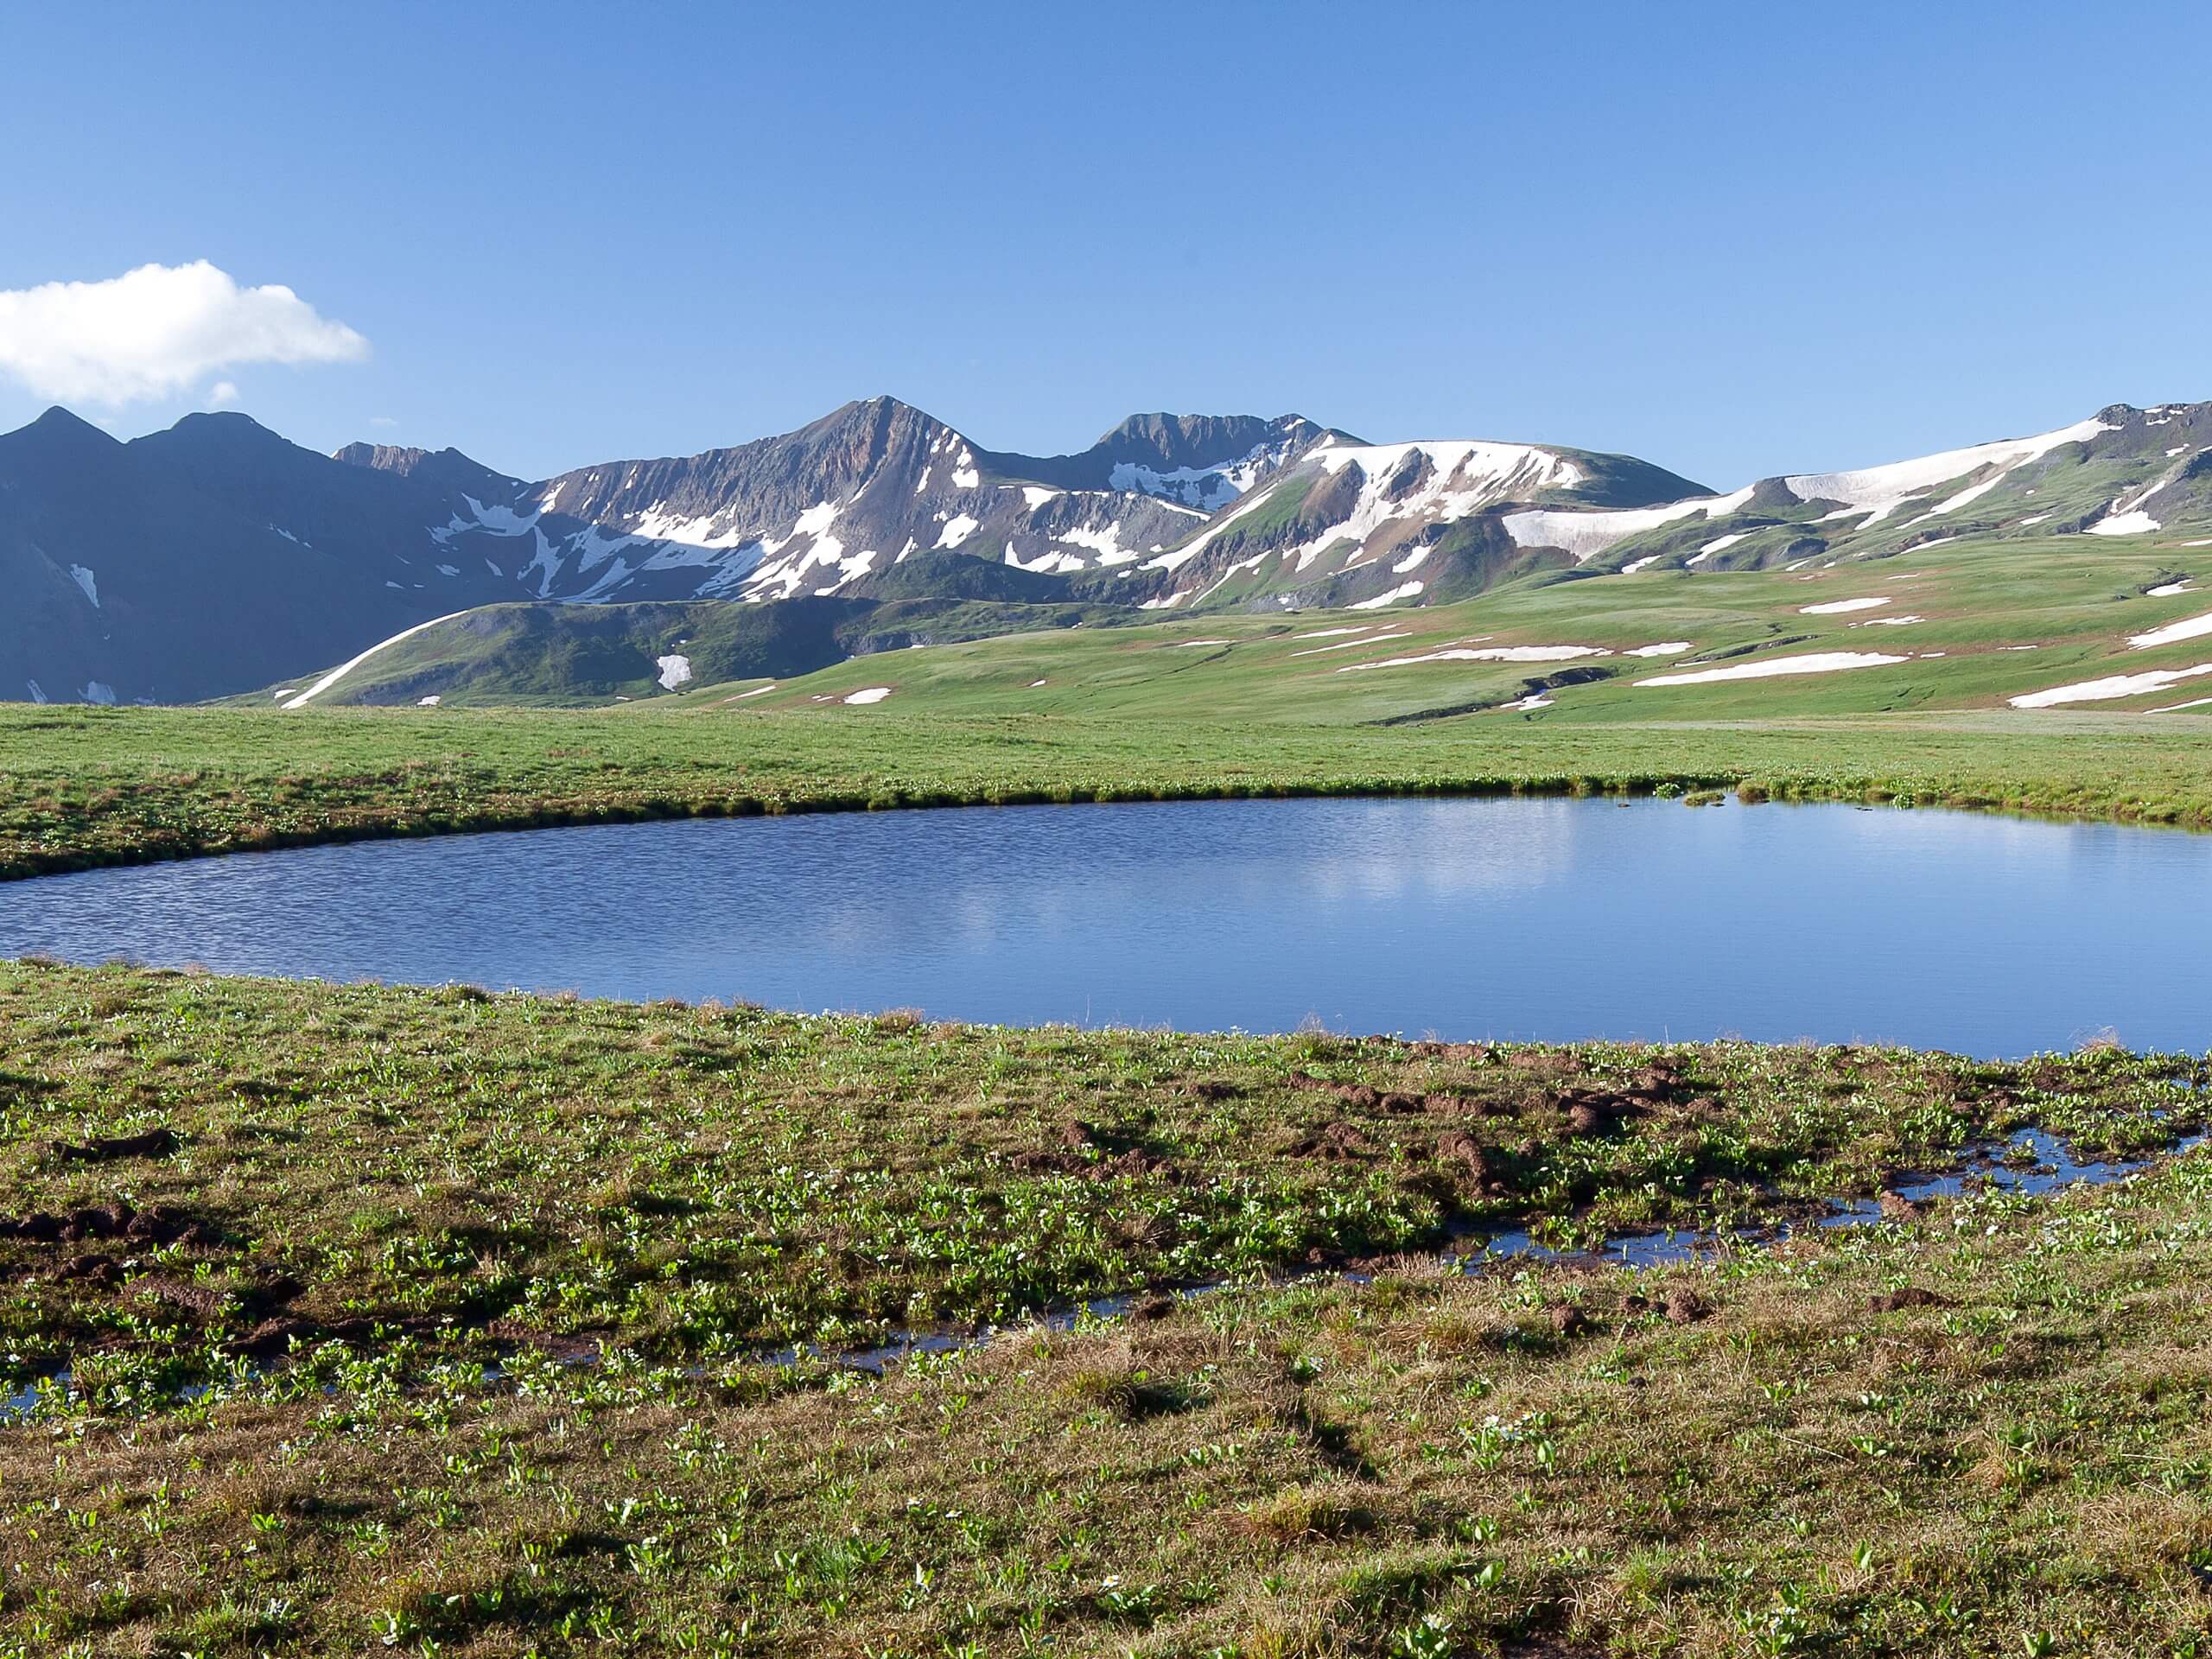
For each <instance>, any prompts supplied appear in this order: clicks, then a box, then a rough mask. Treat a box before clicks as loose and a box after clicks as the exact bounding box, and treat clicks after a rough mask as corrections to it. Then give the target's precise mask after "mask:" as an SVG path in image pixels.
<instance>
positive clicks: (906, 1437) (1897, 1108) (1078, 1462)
mask: <svg viewBox="0 0 2212 1659" xmlns="http://www.w3.org/2000/svg"><path fill="white" fill-rule="evenodd" d="M0 1016H4V1019H5V1021H6V1027H7V1029H8V1031H9V1033H10V1052H9V1055H8V1058H7V1070H6V1072H5V1074H4V1078H0V1103H4V1109H5V1110H6V1112H7V1114H8V1124H7V1128H8V1133H7V1135H6V1136H5V1139H4V1142H0V1185H5V1186H6V1188H7V1189H8V1192H7V1198H6V1201H5V1208H6V1211H7V1213H8V1215H9V1217H10V1218H11V1219H12V1220H13V1221H14V1222H15V1223H16V1225H14V1226H11V1227H10V1229H9V1232H10V1234H12V1235H13V1236H10V1237H8V1238H5V1239H0V1262H4V1263H5V1265H6V1267H7V1268H8V1271H9V1281H10V1284H11V1285H12V1287H13V1288H12V1290H11V1291H10V1294H9V1295H8V1296H7V1297H6V1298H4V1299H0V1319H4V1321H5V1325H6V1348H7V1350H8V1358H7V1359H6V1361H5V1363H6V1365H7V1367H8V1369H9V1375H10V1376H12V1377H14V1378H15V1379H16V1380H17V1381H21V1380H22V1379H24V1378H25V1377H28V1376H36V1375H38V1374H40V1373H41V1372H43V1371H45V1370H49V1369H50V1368H51V1367H53V1366H54V1364H55V1363H58V1362H60V1361H63V1360H67V1361H69V1362H71V1363H73V1376H72V1382H71V1389H70V1391H69V1392H68V1393H67V1394H63V1393H60V1392H59V1391H48V1392H46V1393H43V1394H41V1395H40V1396H39V1403H38V1404H37V1405H36V1406H35V1415H34V1417H33V1419H32V1421H30V1422H29V1423H28V1424H26V1425H23V1426H21V1427H15V1428H10V1429H6V1430H0V1483H4V1485H5V1489H6V1491H8V1492H9V1493H10V1502H9V1503H8V1504H7V1505H6V1506H4V1508H0V1574H4V1581H5V1582H6V1584H7V1585H8V1586H9V1593H8V1595H7V1597H6V1598H5V1599H4V1601H0V1654H6V1655H8V1656H10V1659H15V1656H26V1659H27V1656H29V1655H33V1654H37V1655H41V1656H43V1655H48V1654H60V1653H67V1654H72V1655H86V1656H90V1655H110V1654H117V1655H119V1654H126V1653H129V1654H138V1653H149V1652H150V1653H208V1654H226V1655H227V1654H236V1655H246V1654H253V1653H261V1652H272V1653H273V1652H287V1653H301V1654H313V1655H322V1654H354V1653H359V1652H363V1651H385V1650H397V1651H401V1652H406V1653H410V1654H423V1655H437V1656H461V1655H466V1656H493V1655H522V1654H525V1653H533V1652H534V1653H540V1654H545V1655H552V1654H561V1653H571V1652H598V1651H607V1650H614V1651H624V1652H633V1653H641V1654H655V1655H658V1654H671V1655H673V1654H721V1655H728V1656H736V1655H741V1654H750V1653H778V1654H785V1653H788V1654H798V1655H824V1656H826V1655H841V1656H845V1655H853V1656H857V1655H861V1654H863V1653H865V1654H900V1655H923V1654H930V1655H938V1654H945V1653H957V1654H987V1653H1000V1652H1007V1653H1020V1652H1028V1651H1037V1650H1043V1649H1049V1650H1052V1651H1061V1652H1069V1653H1077V1654H1093V1653H1096V1654H1112V1655H1120V1654H1123V1653H1126V1652H1135V1653H1141V1654H1158V1655H1168V1654H1174V1655H1193V1656H1195V1655H1202V1654H1217V1653H1235V1654H1241V1655H1266V1654H1313V1655H1371V1656H1382V1655H1385V1654H1387V1655H1390V1656H1394V1659H1405V1656H1444V1655H1448V1654H1454V1653H1466V1654H1473V1655H1492V1654H1524V1655H1525V1654H1531V1653H1558V1654H1571V1655H1580V1654H1585V1653H1587V1654H1597V1653H1602V1652H1609V1651H1635V1652H1655V1651H1666V1652H1674V1653H1679V1654H1683V1655H1687V1656H1714V1659H1718V1656H1724V1655H1726V1656H1737V1655H1742V1654H1745V1653H1752V1654H1789V1653H1798V1652H1818V1651H1834V1652H1860V1651H1878V1652H1886V1653H1900V1654H1928V1655H1939V1654H1940V1655H1943V1656H1958V1655H1999V1654H2004V1655H2017V1654H2019V1653H2022V1652H2028V1653H2066V1654H2081V1655H2110V1656H2120V1655H2130V1656H2133V1655H2141V1654H2175V1655H2180V1654H2195V1653H2199V1652H2201V1649H2200V1648H2192V1647H2191V1646H2190V1643H2191V1642H2192V1641H2194V1640H2196V1636H2197V1633H2198V1632H2200V1631H2201V1630H2202V1618H2203V1608H2204V1606H2205V1605H2206V1604H2205V1596H2206V1593H2207V1592H2206V1579H2205V1573H2206V1572H2207V1570H2208V1567H2212V1508H2208V1506H2207V1502H2206V1494H2207V1491H2208V1490H2212V1486H2208V1476H2207V1471H2208V1469H2212V1430H2208V1427H2207V1425H2208V1423H2212V1376H2208V1373H2207V1370H2206V1368H2205V1365H2204V1363H2203V1355H2204V1354H2205V1352H2206V1351H2208V1348H2207V1344H2208V1342H2212V1326H2209V1325H2208V1324H2207V1320H2208V1318H2212V1313H2208V1305H2207V1303H2206V1301H2205V1299H2204V1298H2203V1297H2202V1294H2201V1292H2200V1287H2201V1284H2202V1278H2203V1275H2204V1274H2205V1273H2206V1272H2207V1271H2212V1235H2208V1232H2207V1230H2206V1228H2205V1226H2204V1224H2203V1222H2202V1210H2203V1206H2204V1204H2205V1201H2206V1198H2207V1197H2208V1194H2209V1193H2212V1185H2208V1183H2212V1162H2208V1160H2207V1159H2206V1156H2205V1155H2204V1154H2202V1153H2199V1154H2196V1155H2194V1156H2190V1157H2186V1158H2183V1159H2181V1160H2177V1161H2170V1162H2167V1163H2165V1164H2164V1165H2163V1166H2160V1167H2158V1168H2157V1169H2155V1170H2154V1171H2153V1172H2152V1173H2150V1174H2149V1175H2146V1176H2145V1177H2142V1178H2139V1179H2137V1180H2136V1181H2134V1182H2133V1183H2132V1184H2130V1185H2125V1186H2120V1187H2113V1188H2109V1189H2106V1190H2103V1191H2101V1192H2086V1193H2083V1194H2081V1195H2078V1196H2075V1197H2070V1198H2059V1199H2050V1200H2045V1199H2033V1198H2023V1197H2018V1196H2011V1195H2006V1194H2002V1193H1995V1192H1991V1193H1986V1194H1980V1193H1976V1192H1972V1191H1971V1190H1970V1191H1969V1192H1967V1194H1965V1195H1963V1196H1961V1197H1959V1198H1953V1199H1946V1200H1937V1201H1936V1202H1935V1203H1934V1204H1932V1205H1922V1206H1917V1207H1916V1206H1914V1205H1899V1204H1895V1203H1893V1204H1892V1205H1891V1206H1890V1207H1889V1210H1888V1211H1887V1214H1888V1219H1887V1220H1886V1221H1885V1222H1884V1223H1883V1224H1879V1225H1877V1226H1871V1227H1867V1228H1864V1229H1858V1230H1852V1231H1850V1232H1825V1231H1822V1230H1818V1229H1815V1230H1810V1231H1809V1232H1808V1234H1807V1235H1806V1236H1803V1237H1801V1238H1799V1239H1797V1240H1796V1241H1795V1242H1793V1243H1790V1244H1789V1245H1788V1246H1787V1247H1786V1248H1783V1249H1771V1250H1769V1249H1756V1248H1746V1249H1739V1250H1734V1251H1731V1252H1728V1253H1726V1254H1724V1255H1719V1256H1714V1257H1708V1258H1707V1259H1705V1260H1703V1261H1700V1262H1689V1263H1685V1264H1682V1265H1679V1266H1675V1267H1672V1268H1664V1269H1661V1270H1658V1271H1656V1272H1653V1273H1649V1274H1632V1273H1629V1272H1625V1271H1623V1270H1621V1269H1618V1268H1603V1267H1598V1266H1594V1265H1591V1264H1588V1263H1578V1262H1571V1261H1570V1262H1556V1263H1552V1264H1541V1265H1529V1266H1526V1267H1520V1268H1503V1269H1493V1270H1480V1269H1475V1270H1463V1269H1462V1268H1460V1267H1459V1266H1457V1265H1455V1264H1454V1263H1453V1262H1450V1261H1446V1260H1440V1259H1437V1258H1434V1257H1433V1256H1431V1255H1427V1254H1424V1252H1427V1251H1429V1250H1432V1249H1434V1248H1435V1247H1436V1246H1437V1245H1439V1244H1440V1243H1444V1242H1445V1241H1446V1237H1447V1236H1448V1230H1450V1229H1451V1228H1452V1227H1454V1226H1469V1227H1474V1228H1478V1229H1481V1228H1489V1227H1496V1226H1500V1225H1504V1224H1510V1223H1511V1222H1513V1221H1516V1220H1519V1219H1525V1218H1538V1219H1540V1220H1541V1223H1542V1225H1543V1228H1544V1230H1545V1231H1546V1232H1547V1234H1548V1236H1551V1237H1553V1238H1554V1239H1556V1240H1558V1241H1560V1242H1567V1241H1568V1240H1570V1239H1573V1238H1576V1237H1578V1236H1589V1235H1591V1234H1592V1233H1593V1232H1594V1231H1595V1230H1599V1229H1601V1228H1613V1229H1618V1228H1622V1227H1641V1226H1650V1225H1654V1224H1659V1223H1662V1222H1669V1221H1671V1222H1676V1223H1681V1224H1689V1225H1694V1224H1715V1223H1730V1222H1740V1221H1743V1220H1745V1219H1747V1218H1751V1217H1756V1216H1759V1215H1767V1216H1771V1215H1774V1214H1777V1213H1785V1212H1787V1211H1789V1210H1790V1209H1791V1208H1793V1207H1796V1206H1802V1205H1804V1204H1805V1203H1807V1202H1808V1201H1809V1200H1811V1199H1813V1198H1816V1197H1819V1196H1822V1195H1830V1194H1867V1193H1871V1192H1874V1191H1875V1190H1876V1189H1877V1187H1878V1185H1879V1184H1880V1182H1881V1181H1882V1180H1883V1179H1884V1178H1885V1175H1886V1174H1887V1173H1890V1172H1891V1171H1893V1170H1895V1169H1897V1168H1898V1167H1900V1166H1916V1167H1926V1166H1933V1165H1940V1164H1942V1162H1944V1161H1945V1160H1948V1159H1950V1158H1952V1157H1954V1156H1955V1155H1956V1154H1957V1152H1958V1151H1959V1150H1960V1149H1961V1147H1964V1146H1966V1145H1967V1144H1969V1143H1971V1142H1973V1141H1976V1140H1977V1139H1979V1138H1980V1137H1982V1136H1984V1135H1992V1134H1999V1133H2002V1132H2003V1131H2005V1130H2006V1129H2008V1128H2012V1127H2014V1126H2017V1125H2019V1124H2024V1123H2030V1122H2041V1123H2044V1124H2045V1125H2047V1126H2049V1127H2050V1128H2054V1129H2056V1130H2058V1131H2060V1132H2062V1133H2063V1134H2066V1135H2069V1136H2071V1137H2072V1138H2073V1139H2074V1141H2075V1147H2076V1150H2077V1151H2079V1152H2082V1153H2088V1152H2112V1153H2127V1152H2134V1151H2138V1150H2154V1149H2156V1148H2158V1147H2161V1146H2163V1145H2164V1144H2165V1143H2166V1141H2168V1140H2169V1138H2170V1137H2171V1136H2172V1135H2175V1134H2177V1133H2178V1132H2181V1131H2183V1130H2184V1129H2187V1128H2191V1127H2193V1126H2196V1125H2197V1124H2199V1123H2200V1122H2202V1116H2203V1113H2204V1109H2205V1103H2206V1101H2207V1099H2208V1096H2207V1094H2206V1092H2205V1090H2204V1088H2203V1084H2204V1083H2205V1082H2206V1076H2205V1072H2204V1070H2203V1067H2202V1064H2201V1063H2199V1062H2196V1061H2194V1060H2191V1059H2186V1058H2168V1059H2163V1060H2162V1059H2158V1058H2153V1057H2132V1056H2128V1055H2125V1054H2120V1053H2118V1052H2111V1051H2099V1052H2090V1053H2085V1054H2082V1055H2079V1056H2074V1057H2066V1058H2043V1059H2038V1060H2035V1061H2032V1062H2030V1063H2027V1064H2024V1065H1984V1064H1977V1063H1974V1062H1969V1061H1964V1060H1957V1059H1951V1058H1945V1057H1941V1056H1925V1055H1914V1054H1910V1053H1904V1052H1896V1051H1881V1050H1871V1049H1849V1050H1824V1051H1823V1050H1811V1049H1759V1048H1756V1047H1752V1046H1747V1045H1727V1044H1724V1045H1714V1046H1680V1047H1675V1048H1669V1049H1664V1050H1659V1049H1651V1048H1624V1047H1617V1046H1591V1047H1586V1048H1578V1049H1570V1050H1561V1049H1511V1048H1508V1049H1490V1048H1442V1047H1438V1046H1419V1045H1410V1046H1409V1045H1403V1044H1398V1043H1395V1042H1359V1041H1351V1040H1345V1039H1332V1038H1327V1037H1323V1036H1319V1035H1311V1036H1297V1037H1284V1038H1268V1039H1259V1038H1243V1037H1240V1038H1236V1039H1221V1038H1211V1037H1204V1036H1173V1035H1168V1034H1162V1033H1128V1032H1098V1033H1077V1032H1071V1031H1050V1032H1035V1033H1022V1032H1007V1031H996V1030H977V1029H973V1028H965V1027H938V1028H929V1027H918V1026H916V1025H914V1024H912V1023H911V1022H909V1021H905V1020H898V1019H892V1020H850V1019H845V1020H808V1019H799V1018H794V1017H791V1016H785V1015H777V1014H764V1013H761V1012H760V1011H757V1010H750V1009H744V1008H736V1009H730V1008H719V1007H684V1006H681V1005H676V1004H657V1005H654V1006H652V1007H633V1006H625V1005H614V1004H596V1003H582V1002H575V1001H559V1000H546V999H536V998H530V997H524V996H517V995H501V996H486V995H481V994H478V993H471V992H467V991H466V990H451V989H448V990H443V991H435V990H434V991H410V990H400V989H385V988H372V987H353V988H331V987H320V986H318V987H305V986H298V985H286V984H280V983H271V982H250V981H225V980H219V979H211V978H207V977H204V976H203V977H194V976H178V975H165V974H153V973H143V972H133V971H129V970H124V969H92V970H87V969H59V968H51V967H44V966H39V965H35V964H15V965H7V966H0ZM1593 1103H1594V1104H1593ZM149 1135H150V1136H152V1137H153V1138H152V1139H151V1140H144V1139H137V1138H138V1137H146V1136H149ZM118 1139H123V1140H124V1141H126V1145H125V1146H124V1147H115V1146H112V1145H103V1144H102V1142H103V1141H115V1140H118ZM118 1205H127V1206H128V1210H127V1211H126V1210H123V1209H118V1208H116V1207H115V1206H118ZM40 1216H47V1217H57V1218H58V1217H72V1218H73V1219H72V1221H71V1226H72V1229H73V1232H74V1236H73V1237H68V1238H57V1237H55V1236H54V1230H53V1229H52V1228H45V1227H42V1226H41V1224H39V1223H38V1221H37V1217H40ZM126 1217H127V1219H126ZM118 1235H119V1236H118ZM1461 1248H1466V1247H1465V1246H1463V1247H1461ZM1347 1257H1365V1258H1367V1259H1364V1260H1361V1261H1359V1262H1357V1265H1358V1266H1359V1267H1360V1268H1362V1269H1363V1272H1362V1274H1360V1275H1357V1276H1355V1277H1353V1278H1351V1279H1343V1278H1339V1277H1338V1276H1335V1275H1334V1274H1322V1275H1321V1276H1318V1277H1314V1278H1311V1279H1308V1280H1306V1281H1302V1282H1290V1283H1285V1282H1269V1281H1265V1280H1264V1279H1262V1277H1261V1276H1260V1275H1261V1274H1264V1273H1265V1272H1266V1271H1267V1270H1268V1269H1270V1268H1286V1267H1290V1268H1313V1267H1316V1266H1318V1267H1320V1268H1333V1267H1335V1266H1338V1265H1339V1264H1341V1263H1343V1262H1344V1261H1345V1259H1346V1258H1347ZM1220 1273H1230V1274H1240V1275H1243V1277H1244V1282H1243V1284H1242V1285H1241V1287H1235V1288H1231V1289H1229V1290H1226V1291H1224V1292H1223V1293H1221V1294H1214V1295H1210V1296H1206V1297H1204V1298H1202V1299H1198V1300H1190V1301H1181V1302H1179V1301H1177V1300H1173V1299H1170V1298H1165V1297H1161V1298H1158V1299H1156V1300H1136V1301H1133V1302H1131V1303H1129V1304H1128V1305H1127V1313H1126V1314H1125V1315H1107V1316H1091V1317H1087V1318H1084V1319H1079V1320H1077V1321H1075V1322H1074V1323H1073V1324H1072V1325H1064V1326H1061V1327H1058V1328H1047V1327H1044V1326H1037V1327H1031V1328H1017V1329H1015V1330H1014V1331H1011V1332H1007V1334H1004V1335H1002V1336H1001V1337H1000V1338H997V1339H996V1340H994V1341H991V1342H989V1343H987V1344H984V1345H983V1346H982V1347H980V1348H976V1349H973V1350H970V1351H965V1352H959V1353H953V1354H950V1355H947V1356H944V1357H928V1356H925V1357H919V1358H917V1359H913V1360H912V1361H909V1362H907V1363H903V1364H899V1365H896V1366H893V1368H892V1369H891V1370H890V1371H889V1373H888V1374H887V1375H886V1376H881V1377H876V1376H870V1375H867V1374H865V1373H854V1372H849V1371H845V1370H840V1369H839V1368H838V1367H837V1366H836V1365H835V1364H834V1363H829V1362H828V1361H826V1360H823V1359H820V1358H816V1357H792V1356H790V1355H783V1356H780V1357H779V1356H778V1355H775V1354H773V1353H763V1352H762V1351H760V1350H758V1349H756V1348H755V1347H754V1346H753V1344H755V1343H760V1342H765V1343H768V1344H775V1343H779V1342H783V1341H786V1340H788V1339H790V1338H794V1337H812V1338H819V1339H821V1340H823V1341H825V1342H827V1343H829V1344H836V1345H842V1344H847V1343H853V1342H865V1341H868V1340H871V1339H873V1338H876V1337H878V1336H880V1335H881V1334H882V1333H883V1332H884V1331H885V1329H886V1328H887V1327H888V1326H894V1325H928V1324H930V1323H931V1322H934V1321H938V1320H944V1321H948V1322H950V1323H951V1324H953V1325H961V1324H964V1323H965V1322H967V1321H969V1320H972V1319H982V1318H990V1319H1008V1320H1012V1321H1013V1322H1014V1324H1015V1325H1017V1327H1020V1326H1021V1325H1022V1321H1023V1320H1024V1319H1025V1318H1026V1317H1027V1315H1028V1314H1029V1313H1032V1312H1033V1311H1034V1310H1036V1309H1039V1308H1041V1307H1045V1306H1051V1305H1053V1304H1056V1303H1058V1301H1060V1300H1063V1299H1065V1298H1070V1297H1076V1296H1081V1295H1085V1294H1091V1293H1094V1292H1097V1291H1101V1290H1141V1289H1143V1288H1144V1287H1154V1286H1159V1285H1161V1284H1165V1283H1176V1282H1182V1281H1188V1280H1191V1279H1195V1278H1203V1277H1205V1276H1208V1275H1211V1274H1220ZM1900 1290H1904V1291H1907V1292H1909V1293H1910V1294H1904V1295H1902V1296H1900V1295H1899V1294H1897V1293H1898V1292H1900ZM493 1360H496V1362H497V1363H498V1365H499V1370H496V1371H495V1370H487V1369H486V1361H493ZM269 1363H277V1370H274V1371H273V1372H271V1371H264V1370H262V1369H260V1368H261V1367H262V1366H263V1365H266V1364H269ZM186 1384H191V1385H194V1391H193V1392H191V1393H189V1394H188V1395H181V1394H180V1392H179V1390H180V1389H181V1387H182V1386H183V1385H186Z"/></svg>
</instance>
